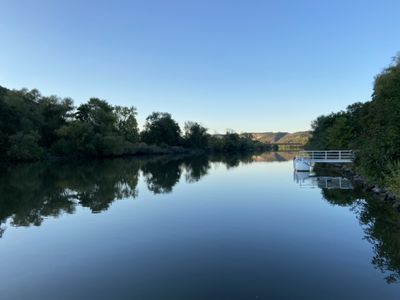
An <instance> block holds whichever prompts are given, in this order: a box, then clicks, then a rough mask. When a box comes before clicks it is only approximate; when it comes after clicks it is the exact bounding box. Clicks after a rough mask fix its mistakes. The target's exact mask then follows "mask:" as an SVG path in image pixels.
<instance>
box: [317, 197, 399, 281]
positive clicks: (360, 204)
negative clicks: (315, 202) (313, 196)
mask: <svg viewBox="0 0 400 300" xmlns="http://www.w3.org/2000/svg"><path fill="white" fill-rule="evenodd" d="M322 194H323V196H324V198H325V199H326V200H327V201H328V202H329V203H332V204H334V205H340V206H349V207H351V210H352V211H353V212H354V213H355V214H356V215H357V218H358V219H359V221H360V224H361V225H362V226H363V229H364V233H365V239H366V240H367V241H369V242H370V243H371V244H372V246H373V250H374V257H373V258H372V264H373V265H374V267H375V268H377V269H379V270H380V271H381V272H382V273H383V274H385V279H386V281H387V282H388V283H394V282H400V215H399V213H398V212H397V211H395V210H394V209H393V208H392V207H391V206H390V205H389V204H388V203H383V202H381V201H379V200H377V199H375V198H373V197H372V196H371V195H369V194H367V193H365V192H363V191H362V190H359V189H358V190H357V189H356V190H326V189H323V190H322Z"/></svg>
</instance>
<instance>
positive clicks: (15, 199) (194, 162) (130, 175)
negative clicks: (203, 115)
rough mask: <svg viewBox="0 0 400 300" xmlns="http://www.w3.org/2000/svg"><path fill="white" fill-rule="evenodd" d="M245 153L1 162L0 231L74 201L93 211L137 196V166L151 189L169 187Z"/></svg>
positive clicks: (233, 162) (233, 163)
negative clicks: (10, 163)
mask: <svg viewBox="0 0 400 300" xmlns="http://www.w3.org/2000/svg"><path fill="white" fill-rule="evenodd" d="M252 160H253V159H252V156H251V155H237V156H236V155H231V156H229V157H226V156H211V157H208V156H204V155H203V156H191V157H188V156H174V157H153V158H142V159H114V160H103V161H90V162H78V163H71V162H54V163H34V164H21V165H12V166H11V165H4V166H3V168H2V169H3V172H2V173H1V175H0V224H1V225H0V236H1V235H2V234H3V233H4V231H5V225H4V224H6V223H7V222H9V223H10V224H11V225H13V226H31V225H34V226H39V225H41V224H42V222H43V220H44V219H45V218H46V217H58V216H59V215H61V214H63V213H69V214H70V213H74V212H75V208H76V206H77V205H79V206H82V207H87V208H89V209H90V210H91V211H92V212H93V213H99V212H102V211H105V210H107V209H108V208H109V207H110V205H111V203H112V202H113V201H115V200H119V199H124V198H135V197H137V196H138V190H137V184H138V179H139V174H140V172H141V173H142V174H143V176H144V178H145V182H146V184H147V188H148V189H149V190H150V191H152V192H153V193H154V194H161V193H170V192H172V190H173V187H174V186H175V185H176V184H177V183H178V182H179V181H180V179H181V177H182V174H184V178H185V180H186V182H189V183H192V182H197V181H199V180H200V179H201V178H202V177H203V176H205V175H207V173H208V170H209V168H210V163H211V162H221V163H223V164H225V166H226V168H233V167H237V166H238V165H239V164H240V163H241V162H243V163H249V162H251V161H252Z"/></svg>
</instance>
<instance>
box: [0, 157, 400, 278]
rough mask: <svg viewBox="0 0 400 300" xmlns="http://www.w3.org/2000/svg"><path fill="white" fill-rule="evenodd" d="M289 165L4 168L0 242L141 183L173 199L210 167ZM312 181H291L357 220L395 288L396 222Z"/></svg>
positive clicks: (175, 160) (190, 160)
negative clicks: (11, 232)
mask: <svg viewBox="0 0 400 300" xmlns="http://www.w3.org/2000/svg"><path fill="white" fill-rule="evenodd" d="M292 158H293V155H292V154H291V153H266V154H263V155H256V156H251V155H238V156H233V155H230V156H194V157H188V156H180V157H179V156H175V157H170V158H166V157H153V158H143V159H115V160H105V161H91V162H79V163H70V162H69V163H66V162H53V163H35V164H22V165H16V166H3V167H2V170H3V172H2V173H1V175H0V236H1V235H3V234H4V232H5V230H6V226H7V224H10V225H11V226H39V225H41V224H42V222H43V221H44V220H45V219H46V218H48V217H58V216H60V215H62V214H65V213H67V214H72V213H74V212H75V210H76V208H77V207H79V206H82V207H86V208H88V209H90V210H91V212H93V213H100V212H102V211H105V210H107V209H108V208H109V207H110V206H111V204H112V203H113V202H114V201H116V200H118V199H126V198H135V197H138V195H139V192H140V191H139V190H138V187H137V186H138V181H139V177H140V176H141V175H142V176H143V178H144V182H145V183H146V186H147V188H148V190H150V191H151V192H153V193H154V194H161V193H171V192H172V191H173V188H174V186H175V185H176V184H177V183H178V182H179V181H180V180H182V179H183V180H185V181H186V182H187V183H195V182H198V181H199V180H200V179H201V178H202V177H204V176H206V175H207V174H208V173H209V172H210V168H211V166H212V165H213V163H216V162H218V163H221V164H223V165H224V166H225V167H226V168H227V169H231V168H235V167H238V166H240V165H241V164H248V163H251V162H254V161H263V162H268V161H285V160H291V159H292ZM314 175H315V176H314V177H309V174H295V180H296V181H297V182H299V183H300V184H311V186H313V187H315V188H319V189H321V193H322V195H323V198H324V199H326V201H328V202H329V203H330V204H332V205H337V206H342V207H349V208H350V210H351V211H352V212H354V214H355V215H356V216H357V218H358V220H359V222H360V224H361V226H362V228H363V230H364V234H365V239H366V240H367V241H368V242H369V243H371V245H372V247H373V250H374V257H373V258H372V261H371V262H372V264H373V265H374V266H375V267H376V268H377V269H378V270H380V271H382V272H383V273H384V274H385V277H386V280H387V282H388V283H394V282H399V281H400V215H399V214H398V213H397V212H396V211H394V210H393V208H392V207H390V206H389V205H387V204H385V203H382V202H379V201H377V200H376V199H373V197H372V196H371V195H370V194H367V193H365V192H363V191H362V190H361V189H360V188H358V187H357V186H355V187H354V189H351V188H350V187H352V186H351V185H350V184H351V183H350V181H348V180H347V179H343V178H342V177H340V176H339V175H338V174H332V173H326V172H322V171H321V170H316V173H315V174H314ZM288 176H291V174H288ZM339 178H340V180H339Z"/></svg>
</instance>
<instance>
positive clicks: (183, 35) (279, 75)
mask: <svg viewBox="0 0 400 300" xmlns="http://www.w3.org/2000/svg"><path fill="white" fill-rule="evenodd" d="M399 12H400V1H399V0H393V1H388V0H368V1H367V0H355V1H352V0H335V1H332V0H326V1H325V0H314V1H311V0H304V1H301V0H299V1H295V0H292V1H288V0H279V1H278V0H275V1H267V0H264V1H256V0H246V1H245V0H242V1H235V0H142V1H133V0H132V1H115V0H114V1H111V0H109V1H103V0H93V1H84V0H65V1H63V0H59V1H57V0H0V85H3V86H5V87H8V88H12V89H20V88H23V87H27V88H29V89H31V88H37V89H39V90H40V91H41V92H42V94H44V95H49V94H56V95H58V96H61V97H71V98H73V99H74V101H75V104H80V103H82V102H84V101H87V100H88V99H89V98H90V97H99V98H102V99H106V100H107V101H109V102H110V103H111V104H119V105H128V106H131V105H134V106H136V107H137V109H138V114H139V115H138V118H139V122H140V124H143V122H144V120H145V118H146V116H147V115H148V114H150V113H151V112H152V111H166V112H170V113H171V114H172V116H173V117H174V118H175V119H176V120H177V121H178V122H179V123H180V124H183V122H184V121H186V120H193V121H199V122H200V123H202V124H203V125H205V126H206V127H208V128H209V129H210V132H211V133H213V132H224V131H225V130H226V129H228V128H229V129H234V130H236V131H237V132H243V131H253V132H255V131H258V132H261V131H290V132H293V131H298V130H307V129H309V128H310V123H311V121H312V120H313V119H314V118H315V117H317V116H318V115H321V114H327V113H330V112H332V111H338V110H341V109H345V108H346V106H347V105H348V104H350V103H353V102H356V101H367V100H369V99H370V96H371V93H372V84H373V80H374V76H375V75H376V74H377V73H379V72H380V71H382V69H383V68H384V67H386V66H387V65H388V64H389V63H390V62H391V58H392V57H393V56H394V55H396V54H397V53H398V51H400V17H399Z"/></svg>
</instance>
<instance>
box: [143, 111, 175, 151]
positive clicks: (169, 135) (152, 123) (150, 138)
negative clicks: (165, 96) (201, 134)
mask: <svg viewBox="0 0 400 300" xmlns="http://www.w3.org/2000/svg"><path fill="white" fill-rule="evenodd" d="M142 141H143V142H145V143H147V144H150V145H163V144H164V145H168V146H179V145H181V129H180V128H179V125H178V123H177V122H176V121H175V120H174V119H172V117H171V115H170V114H169V113H161V112H153V113H152V114H151V115H150V116H148V117H147V118H146V124H145V125H144V130H143V132H142Z"/></svg>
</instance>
